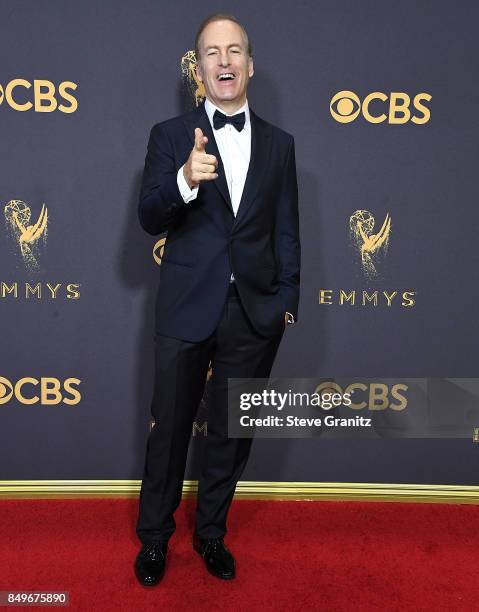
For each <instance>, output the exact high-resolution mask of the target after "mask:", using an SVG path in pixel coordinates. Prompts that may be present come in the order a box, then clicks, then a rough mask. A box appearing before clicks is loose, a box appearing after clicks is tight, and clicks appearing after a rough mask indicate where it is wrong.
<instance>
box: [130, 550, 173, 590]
mask: <svg viewBox="0 0 479 612" xmlns="http://www.w3.org/2000/svg"><path fill="white" fill-rule="evenodd" d="M167 552H168V544H165V543H163V542H152V543H150V544H143V546H142V548H141V550H140V552H139V553H138V555H137V557H136V560H135V573H136V577H137V578H138V580H139V581H140V583H141V584H142V585H143V586H155V584H158V583H159V582H160V580H161V579H162V578H163V574H164V573H165V561H166V553H167Z"/></svg>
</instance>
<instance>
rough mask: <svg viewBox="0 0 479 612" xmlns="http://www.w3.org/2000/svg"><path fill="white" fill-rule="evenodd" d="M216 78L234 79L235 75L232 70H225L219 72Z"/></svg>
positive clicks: (222, 79) (221, 79)
mask: <svg viewBox="0 0 479 612" xmlns="http://www.w3.org/2000/svg"><path fill="white" fill-rule="evenodd" d="M216 79H217V80H218V81H221V82H225V81H234V79H235V75H234V74H233V73H232V72H223V73H222V74H219V75H218V76H217V77H216Z"/></svg>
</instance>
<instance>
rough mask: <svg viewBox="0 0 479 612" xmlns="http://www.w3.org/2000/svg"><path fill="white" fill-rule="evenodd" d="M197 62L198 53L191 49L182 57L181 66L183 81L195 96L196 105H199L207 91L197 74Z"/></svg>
mask: <svg viewBox="0 0 479 612" xmlns="http://www.w3.org/2000/svg"><path fill="white" fill-rule="evenodd" d="M196 63H197V62H196V54H195V52H194V51H191V50H190V51H187V52H186V53H185V54H184V55H183V57H182V58H181V64H180V67H181V78H182V81H183V83H184V85H185V86H186V88H187V89H188V91H189V92H190V94H191V96H192V97H193V98H194V100H195V104H196V106H198V105H199V104H200V102H201V101H202V100H203V98H204V97H205V95H206V93H205V87H204V85H203V83H201V82H200V81H199V80H198V77H197V76H196Z"/></svg>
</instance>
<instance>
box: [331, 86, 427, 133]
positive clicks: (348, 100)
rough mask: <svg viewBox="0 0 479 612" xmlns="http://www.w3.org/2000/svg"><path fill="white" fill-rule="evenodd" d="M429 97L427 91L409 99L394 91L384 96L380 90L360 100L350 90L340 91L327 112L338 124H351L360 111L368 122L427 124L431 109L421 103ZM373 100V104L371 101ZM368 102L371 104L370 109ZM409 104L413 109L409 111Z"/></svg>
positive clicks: (406, 95) (404, 94) (405, 94)
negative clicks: (371, 107)
mask: <svg viewBox="0 0 479 612" xmlns="http://www.w3.org/2000/svg"><path fill="white" fill-rule="evenodd" d="M431 99H432V96H431V95H430V94H428V93H418V94H417V95H415V96H414V98H413V100H412V102H411V98H410V96H408V94H407V93H404V92H398V91H393V92H391V93H390V94H389V96H387V95H386V94H384V93H382V92H380V91H374V92H373V93H370V94H368V95H367V96H366V97H365V98H364V100H363V101H362V102H361V100H360V98H359V96H358V95H357V94H355V93H354V92H353V91H347V90H344V91H339V92H338V93H337V94H335V95H334V96H333V97H332V98H331V102H330V104H329V111H330V113H331V115H332V117H333V119H335V120H336V121H338V122H339V123H351V122H352V121H354V120H355V119H356V118H357V117H358V116H359V114H360V113H361V114H362V116H363V117H364V119H366V121H368V122H369V123H383V122H384V121H387V122H388V123H392V124H403V123H407V122H408V121H412V123H416V124H418V125H420V124H422V123H427V122H428V121H429V119H430V118H431V111H430V110H429V108H428V107H427V106H425V105H424V104H423V102H424V101H426V102H430V101H431ZM373 102H374V104H372V103H373ZM370 105H371V106H373V107H374V114H373V110H372V109H370ZM411 106H412V108H413V109H414V111H417V113H413V112H412V111H411Z"/></svg>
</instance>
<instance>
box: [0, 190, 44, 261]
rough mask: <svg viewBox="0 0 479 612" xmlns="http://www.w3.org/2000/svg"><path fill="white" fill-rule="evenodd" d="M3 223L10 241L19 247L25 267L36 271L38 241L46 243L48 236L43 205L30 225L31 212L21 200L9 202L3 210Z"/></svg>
mask: <svg viewBox="0 0 479 612" xmlns="http://www.w3.org/2000/svg"><path fill="white" fill-rule="evenodd" d="M4 213H5V222H6V224H7V229H8V230H9V232H10V234H11V236H12V239H13V240H14V241H15V242H16V243H17V244H18V245H19V247H20V253H21V255H22V259H23V261H24V263H25V265H26V267H27V268H28V269H30V270H36V269H38V267H39V266H38V261H37V257H38V250H39V240H40V238H42V240H43V243H44V244H45V243H46V240H47V234H48V209H47V207H46V206H45V204H43V206H42V209H41V211H40V215H39V217H38V220H37V222H36V223H34V224H30V218H31V215H32V211H31V210H30V207H29V206H28V205H27V204H26V203H25V202H23V201H22V200H10V202H7V204H5V208H4Z"/></svg>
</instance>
